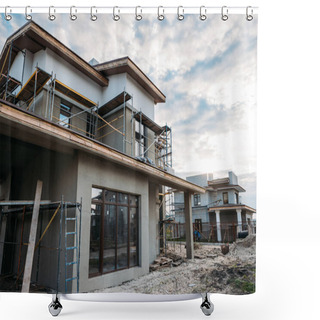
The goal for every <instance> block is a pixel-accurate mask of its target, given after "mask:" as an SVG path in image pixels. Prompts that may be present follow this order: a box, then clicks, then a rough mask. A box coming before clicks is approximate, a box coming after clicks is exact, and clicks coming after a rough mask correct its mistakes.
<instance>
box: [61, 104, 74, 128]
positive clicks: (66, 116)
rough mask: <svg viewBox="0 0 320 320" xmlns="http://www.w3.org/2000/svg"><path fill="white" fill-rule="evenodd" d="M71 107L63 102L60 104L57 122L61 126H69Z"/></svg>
mask: <svg viewBox="0 0 320 320" xmlns="http://www.w3.org/2000/svg"><path fill="white" fill-rule="evenodd" d="M70 116H71V108H70V107H68V106H66V105H65V104H63V103H61V104H60V115H59V124H60V125H62V126H63V127H66V128H70Z"/></svg>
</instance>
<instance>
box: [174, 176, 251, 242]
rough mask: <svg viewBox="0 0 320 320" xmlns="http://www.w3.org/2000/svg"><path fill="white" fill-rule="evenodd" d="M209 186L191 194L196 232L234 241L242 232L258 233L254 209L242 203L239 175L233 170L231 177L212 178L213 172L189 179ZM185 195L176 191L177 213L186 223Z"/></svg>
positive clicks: (180, 220)
mask: <svg viewBox="0 0 320 320" xmlns="http://www.w3.org/2000/svg"><path fill="white" fill-rule="evenodd" d="M186 179H187V181H190V182H192V183H195V184H197V185H199V186H202V187H203V188H205V189H206V192H205V194H200V193H199V194H198V193H195V194H194V195H193V197H192V222H193V228H194V231H199V232H200V237H201V236H203V237H204V238H206V239H208V240H215V241H218V242H228V241H234V240H235V239H236V238H237V237H238V236H239V233H240V236H241V232H243V231H248V232H255V223H254V221H253V220H254V214H255V212H256V211H255V209H253V208H251V207H249V206H247V205H245V204H243V203H242V202H241V196H240V193H241V192H245V190H244V189H243V188H242V187H241V186H240V185H239V183H238V177H237V176H236V175H235V174H234V173H233V172H232V171H230V172H229V173H228V177H225V178H222V179H213V175H212V174H201V175H195V176H190V177H187V178H186ZM183 212H184V201H183V194H182V193H180V192H174V213H175V221H176V222H177V223H182V224H183V223H184V222H185V220H184V214H183Z"/></svg>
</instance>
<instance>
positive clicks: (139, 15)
mask: <svg viewBox="0 0 320 320" xmlns="http://www.w3.org/2000/svg"><path fill="white" fill-rule="evenodd" d="M138 8H139V9H140V14H138ZM141 13H142V9H141V7H140V6H137V7H136V20H138V21H140V20H142V14H141Z"/></svg>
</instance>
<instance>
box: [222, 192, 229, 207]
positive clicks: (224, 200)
mask: <svg viewBox="0 0 320 320" xmlns="http://www.w3.org/2000/svg"><path fill="white" fill-rule="evenodd" d="M225 195H226V199H225V197H224V196H225ZM222 201H223V204H228V203H229V193H228V192H222Z"/></svg>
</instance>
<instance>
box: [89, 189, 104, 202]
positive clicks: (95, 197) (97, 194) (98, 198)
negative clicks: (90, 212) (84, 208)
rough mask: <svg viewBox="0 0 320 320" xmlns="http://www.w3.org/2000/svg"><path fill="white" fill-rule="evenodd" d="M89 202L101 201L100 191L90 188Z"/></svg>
mask: <svg viewBox="0 0 320 320" xmlns="http://www.w3.org/2000/svg"><path fill="white" fill-rule="evenodd" d="M91 200H92V201H93V202H95V201H101V200H102V189H98V188H92V191H91Z"/></svg>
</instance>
